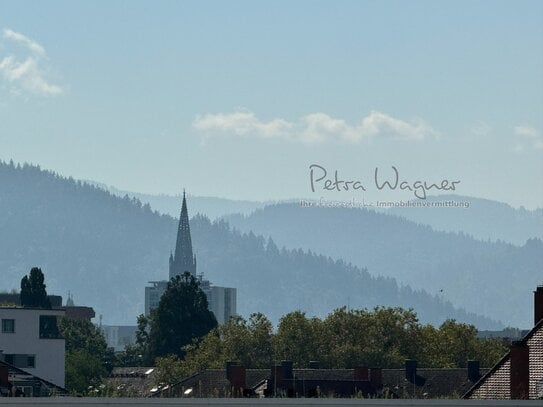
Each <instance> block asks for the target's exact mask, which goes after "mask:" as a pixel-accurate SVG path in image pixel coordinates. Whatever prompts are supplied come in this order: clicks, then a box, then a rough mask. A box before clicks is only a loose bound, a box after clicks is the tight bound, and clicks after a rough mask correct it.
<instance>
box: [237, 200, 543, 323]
mask: <svg viewBox="0 0 543 407" xmlns="http://www.w3.org/2000/svg"><path fill="white" fill-rule="evenodd" d="M227 220H228V222H230V224H231V225H232V226H234V227H236V228H238V229H239V230H241V231H242V232H243V231H249V230H251V231H253V232H254V233H257V234H263V235H265V236H270V237H272V238H273V239H274V241H275V242H276V243H277V244H278V245H281V246H283V245H284V246H285V247H287V248H302V249H311V250H314V251H316V252H318V253H322V254H324V255H327V256H331V257H334V258H341V259H344V260H345V261H347V262H352V263H353V264H354V265H357V266H360V265H362V264H363V265H364V266H366V267H368V269H369V270H371V271H372V273H373V274H377V275H383V276H387V277H392V278H395V279H396V280H397V281H399V282H400V283H402V284H407V285H409V286H411V287H414V288H417V289H424V290H426V291H427V292H429V293H432V294H439V295H442V296H443V297H444V298H446V299H449V300H451V301H452V302H453V304H454V305H456V306H461V307H463V308H465V309H467V310H469V311H471V312H476V313H481V314H483V315H486V316H489V317H491V318H495V319H499V320H501V321H503V322H504V323H505V324H508V325H514V326H520V327H530V326H531V324H532V323H533V321H532V314H531V313H530V309H531V308H532V296H531V293H532V291H533V290H534V288H535V287H536V285H538V284H541V283H542V282H543V243H542V241H541V240H539V239H536V238H534V239H530V240H528V241H527V242H526V243H525V244H524V245H523V246H520V247H519V246H515V245H512V244H510V243H505V242H487V241H481V240H476V239H474V238H472V237H470V236H467V235H466V234H464V233H452V232H438V231H435V230H433V229H432V228H430V227H429V226H425V225H420V224H417V223H414V222H411V221H408V220H406V219H403V218H400V217H395V216H390V215H387V214H383V213H378V212H375V211H373V210H366V209H349V208H324V207H309V208H307V207H301V206H300V205H299V204H294V203H291V204H278V205H272V206H267V207H265V208H263V209H259V210H257V211H255V212H254V213H253V214H251V215H249V216H243V215H231V216H228V217H227Z"/></svg>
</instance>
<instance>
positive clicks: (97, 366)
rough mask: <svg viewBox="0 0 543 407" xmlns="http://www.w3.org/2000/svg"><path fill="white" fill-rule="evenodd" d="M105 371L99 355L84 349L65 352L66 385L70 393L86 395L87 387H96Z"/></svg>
mask: <svg viewBox="0 0 543 407" xmlns="http://www.w3.org/2000/svg"><path fill="white" fill-rule="evenodd" d="M106 374H107V371H106V369H105V367H104V365H103V361H102V359H101V358H100V355H95V354H92V353H89V352H88V351H87V350H86V349H78V350H73V351H68V352H66V387H67V388H68V390H69V391H70V392H71V393H72V394H80V395H87V394H88V390H89V387H96V386H98V385H99V384H100V383H101V382H102V379H103V378H104V377H105V376H106Z"/></svg>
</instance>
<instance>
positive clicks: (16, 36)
mask: <svg viewBox="0 0 543 407" xmlns="http://www.w3.org/2000/svg"><path fill="white" fill-rule="evenodd" d="M4 38H6V39H9V40H13V41H15V42H17V43H19V44H21V45H23V46H24V47H26V48H28V49H29V50H30V51H31V52H32V53H34V54H35V55H39V56H45V49H44V48H43V47H42V46H41V45H40V44H38V43H37V42H36V41H34V40H32V39H30V38H28V37H27V36H25V35H23V34H21V33H18V32H15V31H13V30H10V29H9V28H5V29H4Z"/></svg>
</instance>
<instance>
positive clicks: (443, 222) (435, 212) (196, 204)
mask: <svg viewBox="0 0 543 407" xmlns="http://www.w3.org/2000/svg"><path fill="white" fill-rule="evenodd" d="M89 182H90V183H92V184H94V185H97V186H100V187H101V188H103V189H106V190H108V191H109V192H111V193H112V194H114V195H117V196H120V197H123V196H125V195H128V196H131V197H135V198H137V199H139V200H140V201H141V202H143V203H149V204H150V205H151V208H153V209H154V210H157V211H159V212H160V213H163V214H168V215H170V216H173V217H177V216H179V200H180V199H181V195H175V196H173V195H151V194H141V193H138V192H131V191H122V190H119V189H117V188H115V187H112V186H107V185H105V184H100V183H96V182H92V181H89ZM189 196H190V198H191V202H192V205H191V207H192V208H193V212H194V213H195V214H196V213H204V214H205V215H206V216H207V217H209V218H210V219H212V220H214V219H217V218H220V217H222V216H225V215H232V214H242V215H249V214H250V213H252V212H253V211H254V210H256V209H261V208H263V207H264V206H266V205H271V204H274V203H279V202H258V201H237V200H230V199H225V198H215V197H201V196H191V195H190V194H189ZM427 199H428V201H444V200H455V201H463V202H469V208H468V209H463V208H439V207H433V208H414V207H409V208H401V207H400V208H389V209H383V210H380V211H381V212H382V213H387V214H390V215H396V216H402V217H404V218H406V219H408V220H411V221H413V222H417V223H421V224H423V225H429V226H431V227H432V228H433V229H435V230H441V231H446V232H463V233H466V234H468V235H471V236H473V237H474V238H476V239H480V240H492V241H497V240H502V241H504V242H508V243H513V244H515V245H520V246H521V245H524V243H526V241H527V240H528V239H531V238H534V237H537V238H539V239H543V208H538V209H535V210H528V209H525V208H522V207H521V208H513V207H512V206H510V205H508V204H506V203H503V202H498V201H492V200H489V199H481V198H474V197H468V196H462V195H439V196H428V198H427ZM294 201H299V199H298V200H295V199H293V200H290V201H289V202H294Z"/></svg>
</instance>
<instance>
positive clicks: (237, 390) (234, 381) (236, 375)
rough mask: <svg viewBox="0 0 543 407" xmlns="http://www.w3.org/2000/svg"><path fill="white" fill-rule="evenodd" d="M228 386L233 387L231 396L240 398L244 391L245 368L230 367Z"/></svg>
mask: <svg viewBox="0 0 543 407" xmlns="http://www.w3.org/2000/svg"><path fill="white" fill-rule="evenodd" d="M230 369H231V370H230V376H231V379H230V385H231V386H232V387H233V396H234V397H242V396H243V390H244V389H245V377H246V375H245V368H244V367H243V366H239V365H233V366H231V367H230Z"/></svg>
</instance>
